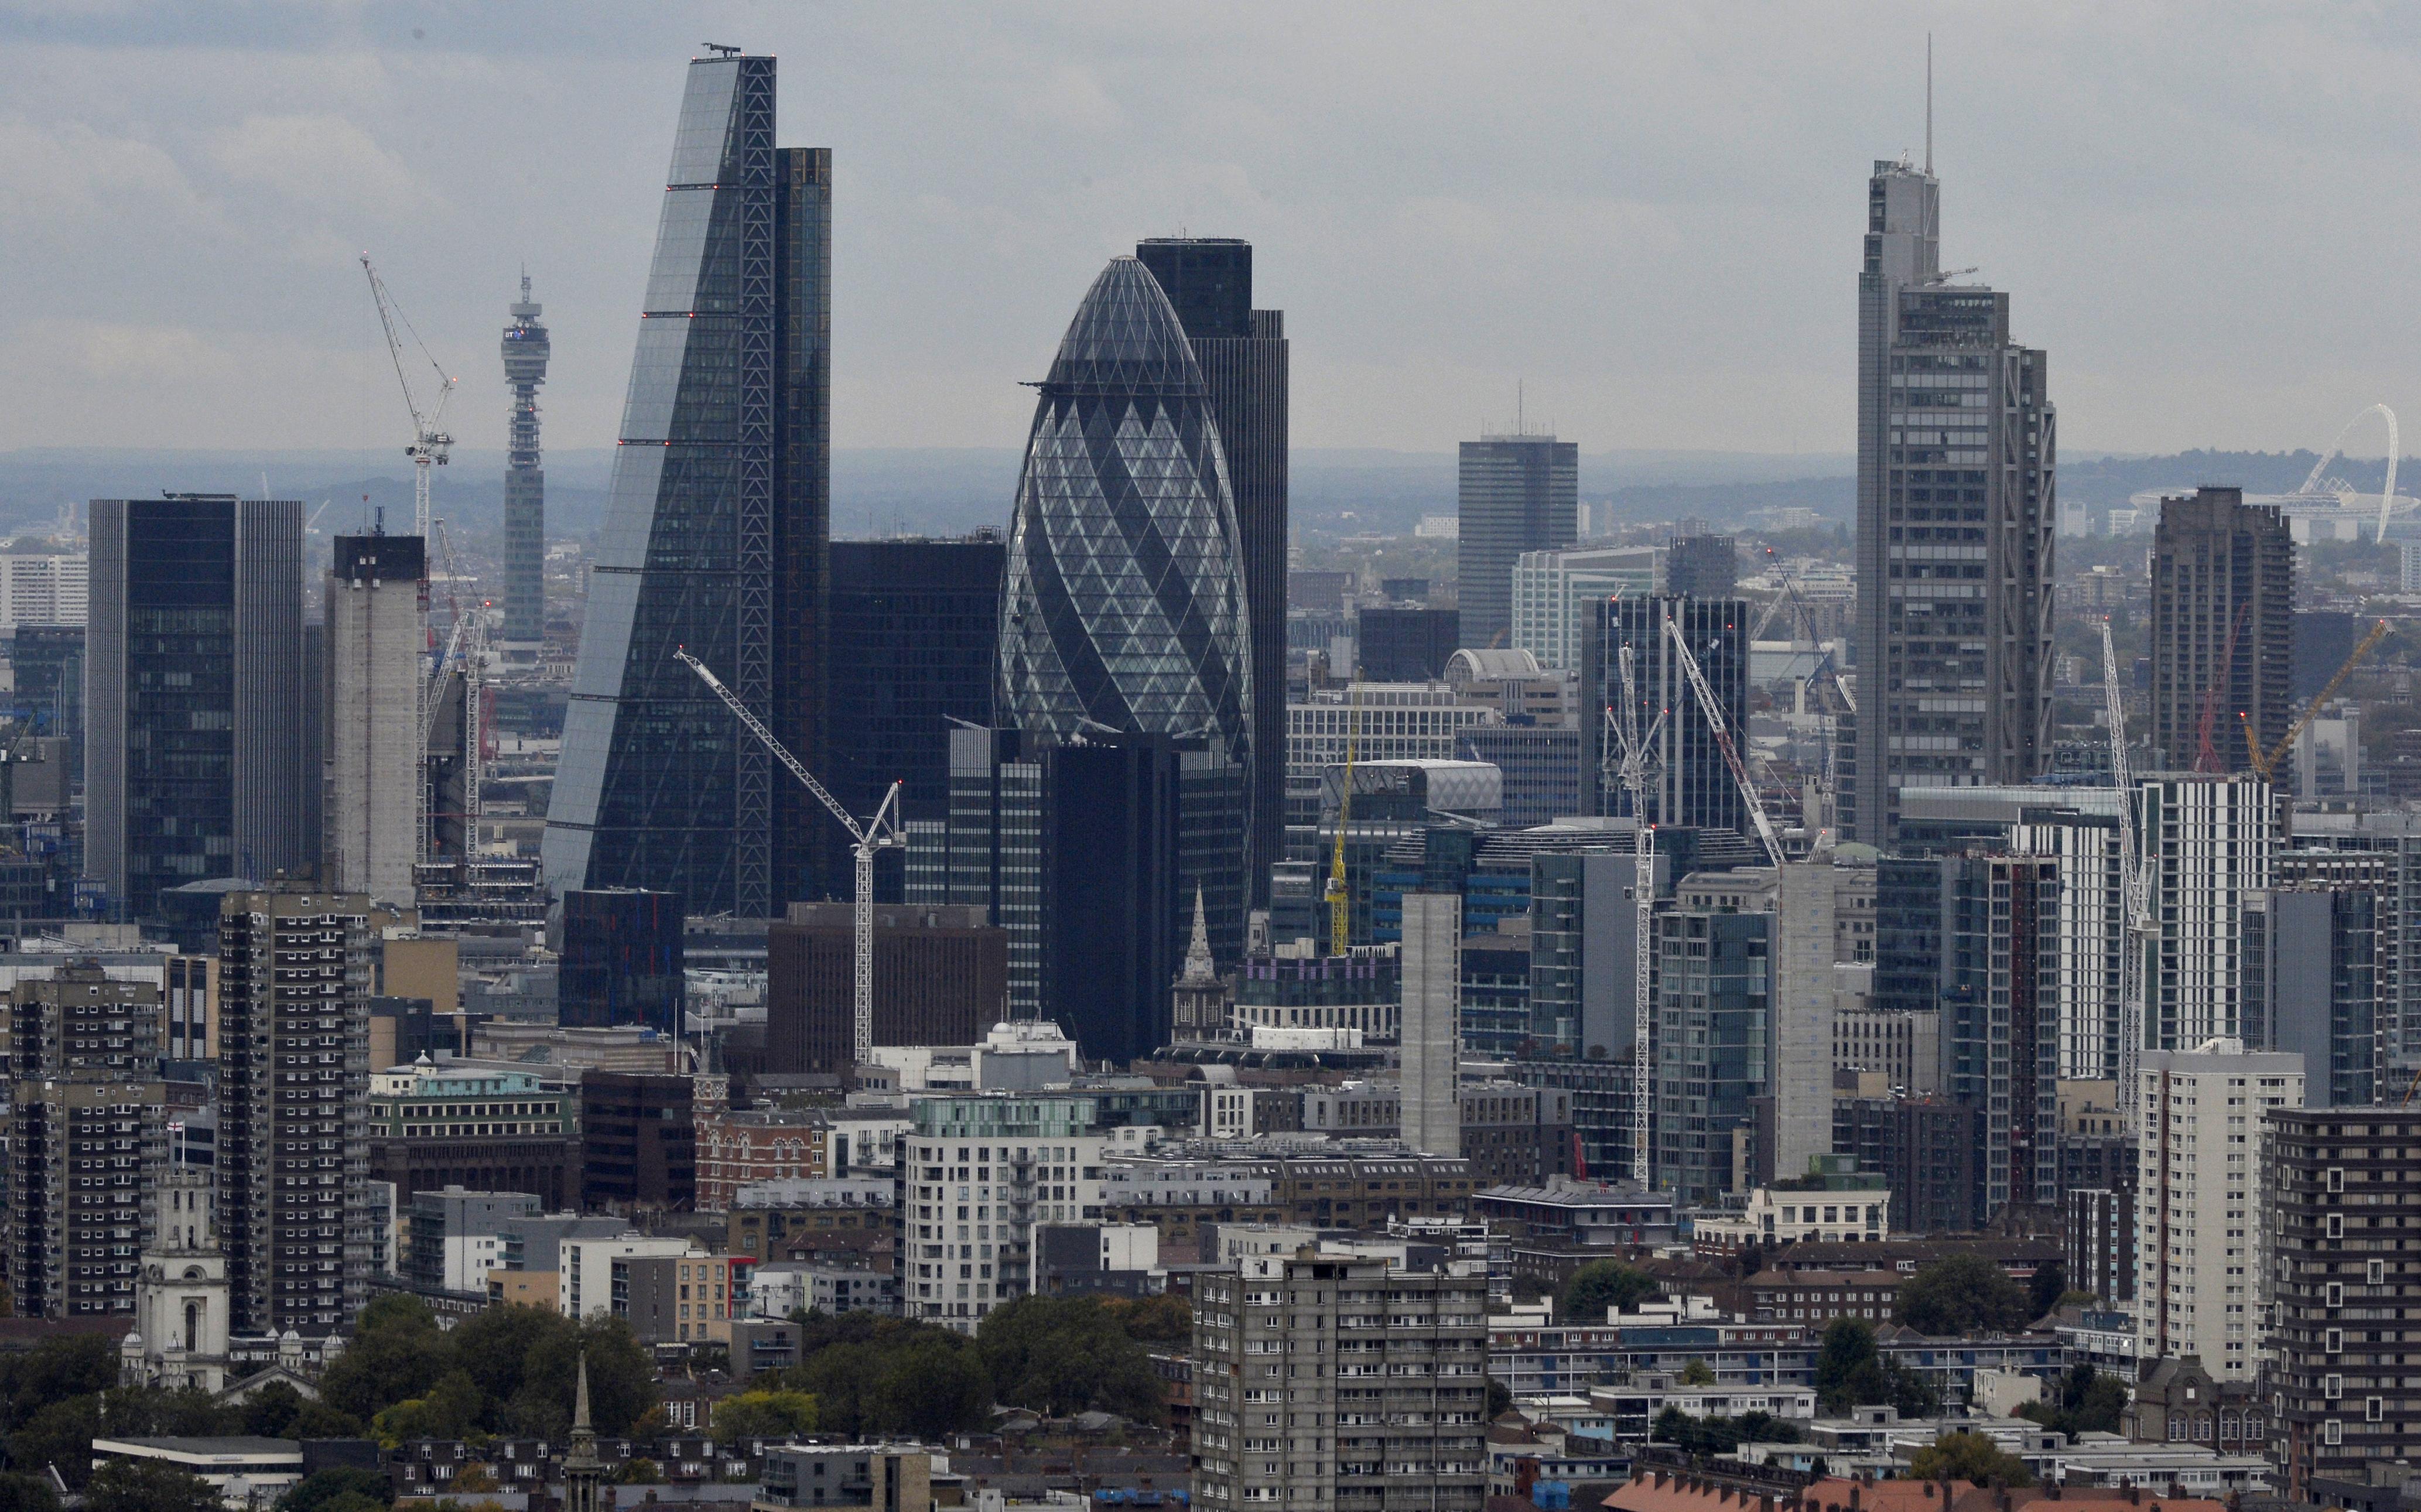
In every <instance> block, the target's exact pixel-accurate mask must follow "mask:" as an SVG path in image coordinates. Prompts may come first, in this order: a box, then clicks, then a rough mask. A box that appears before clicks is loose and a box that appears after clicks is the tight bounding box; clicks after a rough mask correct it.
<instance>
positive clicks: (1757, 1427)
mask: <svg viewBox="0 0 2421 1512" xmlns="http://www.w3.org/2000/svg"><path fill="white" fill-rule="evenodd" d="M1648 1437H1649V1438H1650V1439H1651V1440H1656V1441H1659V1442H1664V1443H1669V1444H1672V1445H1674V1446H1675V1447H1677V1448H1679V1450H1680V1451H1681V1452H1682V1453H1683V1454H1686V1455H1693V1456H1696V1457H1701V1458H1712V1457H1714V1456H1716V1455H1727V1454H1730V1453H1732V1452H1733V1451H1734V1450H1736V1449H1738V1448H1739V1447H1740V1446H1741V1445H1742V1444H1743V1443H1797V1442H1799V1430H1798V1429H1797V1428H1794V1427H1792V1426H1790V1425H1789V1424H1788V1423H1786V1422H1784V1421H1782V1420H1781V1419H1780V1418H1777V1417H1774V1416H1773V1415H1771V1414H1769V1413H1765V1412H1747V1413H1743V1414H1742V1415H1741V1416H1739V1417H1692V1416H1691V1415H1690V1414H1689V1413H1687V1412H1684V1411H1681V1410H1680V1409H1679V1408H1678V1407H1668V1408H1666V1409H1664V1411H1662V1412H1659V1413H1657V1414H1656V1427H1655V1430H1654V1431H1653V1432H1651V1433H1650V1434H1649V1435H1648Z"/></svg>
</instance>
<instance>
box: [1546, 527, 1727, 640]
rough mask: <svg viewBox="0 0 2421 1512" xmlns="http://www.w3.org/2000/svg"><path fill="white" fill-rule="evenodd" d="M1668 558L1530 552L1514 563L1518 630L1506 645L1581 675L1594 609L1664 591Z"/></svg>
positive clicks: (1598, 550)
mask: <svg viewBox="0 0 2421 1512" xmlns="http://www.w3.org/2000/svg"><path fill="white" fill-rule="evenodd" d="M1664 574H1665V560H1664V553H1663V552H1661V551H1660V550H1658V549H1657V548H1656V547H1653V546H1586V547H1577V548H1574V549H1572V550H1570V551H1555V552H1524V553H1522V554H1521V555H1520V556H1518V557H1516V558H1515V559H1514V562H1513V607H1512V615H1513V629H1512V633H1511V634H1510V635H1509V636H1508V637H1507V640H1506V644H1507V646H1510V647H1514V648H1515V649H1517V650H1524V651H1528V652H1529V653H1531V654H1532V655H1533V656H1536V657H1537V658H1538V659H1539V665H1540V666H1542V667H1549V668H1553V669H1554V670H1556V671H1570V670H1572V669H1575V668H1577V667H1578V666H1579V665H1580V664H1581V660H1582V658H1583V657H1584V656H1585V655H1586V654H1587V650H1588V646H1589V641H1590V633H1589V631H1590V627H1591V626H1592V625H1593V624H1594V623H1595V622H1596V621H1595V616H1594V615H1593V613H1592V611H1593V608H1594V606H1595V605H1596V604H1598V603H1600V602H1602V601H1604V600H1610V599H1617V598H1621V599H1645V598H1648V597H1649V596H1651V595H1653V594H1654V593H1656V592H1657V590H1659V589H1661V588H1663V586H1664V583H1663V578H1664ZM1676 591H1678V590H1676ZM1700 597H1704V598H1728V597H1729V595H1728V594H1705V595H1701V596H1700Z"/></svg>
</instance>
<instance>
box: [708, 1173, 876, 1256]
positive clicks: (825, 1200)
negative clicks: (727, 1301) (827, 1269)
mask: <svg viewBox="0 0 2421 1512" xmlns="http://www.w3.org/2000/svg"><path fill="white" fill-rule="evenodd" d="M898 1229H899V1208H898V1187H897V1185H895V1184H894V1182H893V1181H892V1179H891V1178H890V1177H887V1176H885V1177H865V1176H856V1177H830V1178H823V1179H816V1180H781V1181H758V1182H755V1183H753V1184H751V1185H748V1186H743V1187H742V1188H740V1189H739V1190H738V1191H737V1192H734V1193H733V1194H732V1198H731V1206H730V1208H728V1210H727V1211H726V1213H725V1215H724V1233H725V1247H726V1249H728V1250H729V1251H730V1252H731V1253H732V1254H734V1255H756V1256H758V1258H759V1259H767V1260H770V1259H773V1258H775V1257H777V1256H779V1255H782V1254H783V1253H784V1252H785V1250H786V1249H787V1248H788V1247H789V1245H788V1241H789V1240H791V1239H795V1238H798V1237H800V1236H803V1235H808V1234H816V1233H840V1232H850V1231H857V1230H865V1231H879V1232H882V1233H890V1234H896V1233H898Z"/></svg>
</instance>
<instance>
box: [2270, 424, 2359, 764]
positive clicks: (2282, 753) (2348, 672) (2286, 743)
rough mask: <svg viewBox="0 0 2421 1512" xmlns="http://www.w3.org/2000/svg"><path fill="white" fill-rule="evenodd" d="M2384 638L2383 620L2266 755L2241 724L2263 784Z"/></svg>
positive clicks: (2355, 649)
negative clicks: (2307, 727) (2355, 669)
mask: <svg viewBox="0 0 2421 1512" xmlns="http://www.w3.org/2000/svg"><path fill="white" fill-rule="evenodd" d="M2357 418H2359V416H2357ZM2385 639H2387V621H2386V620H2384V619H2382V620H2381V621H2380V622H2379V623H2378V624H2376V625H2373V626H2371V627H2370V633H2369V634H2367V635H2366V636H2364V637H2363V638H2362V644H2361V645H2359V646H2357V647H2354V648H2353V655H2351V656H2350V657H2347V658H2346V660H2345V665H2343V666H2341V667H2339V668H2337V675H2336V676H2335V677H2334V678H2330V679H2329V685H2328V686H2327V687H2325V688H2322V689H2321V690H2320V693H2319V697H2317V698H2315V699H2313V700H2312V701H2311V702H2310V703H2309V704H2306V705H2304V712H2303V716H2302V717H2301V718H2299V719H2297V720H2296V721H2295V723H2294V724H2293V725H2291V726H2290V727H2288V731H2287V733H2286V734H2285V735H2284V736H2283V737H2281V738H2280V739H2279V741H2278V743H2277V744H2276V745H2273V746H2272V747H2271V748H2270V749H2269V751H2268V752H2266V753H2265V752H2264V751H2263V750H2262V749H2261V742H2260V741H2258V740H2255V739H2254V738H2253V725H2252V723H2251V722H2250V721H2245V722H2244V744H2245V747H2246V748H2247V749H2248V750H2250V751H2251V752H2252V753H2253V770H2254V771H2256V772H2259V773H2260V774H2261V780H2262V781H2263V782H2275V781H2277V778H2276V777H2275V776H2274V775H2273V773H2274V772H2276V771H2277V769H2278V763H2279V762H2281V761H2284V760H2286V759H2287V753H2288V752H2289V751H2292V750H2293V749H2295V742H2296V741H2297V740H2300V739H2302V738H2303V734H2304V726H2305V725H2309V724H2311V722H2312V721H2313V720H2314V719H2315V718H2317V717H2318V716H2319V712H2320V709H2322V707H2323V706H2325V705H2326V704H2327V703H2328V701H2329V700H2330V699H2332V698H2335V696H2336V695H2337V690H2338V689H2339V688H2342V687H2344V686H2345V680H2346V678H2351V677H2352V676H2353V669H2354V668H2355V667H2358V666H2360V665H2361V664H2362V660H2363V658H2365V657H2366V656H2368V655H2369V654H2370V653H2371V652H2372V651H2373V650H2375V649H2377V648H2378V646H2379V643H2380V642H2382V641H2383V640H2385ZM2239 718H2240V719H2241V718H2242V716H2241V715H2240V716H2239Z"/></svg>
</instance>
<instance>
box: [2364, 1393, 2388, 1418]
mask: <svg viewBox="0 0 2421 1512" xmlns="http://www.w3.org/2000/svg"><path fill="white" fill-rule="evenodd" d="M2385 1405H2386V1403H2385V1402H2384V1400H2383V1399H2382V1398H2381V1397H2377V1396H2366V1397H2364V1398H2363V1399H2362V1420H2363V1421H2364V1422H2365V1423H2377V1422H2380V1421H2382V1417H2381V1413H2382V1410H2383V1409H2384V1407H2385Z"/></svg>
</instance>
